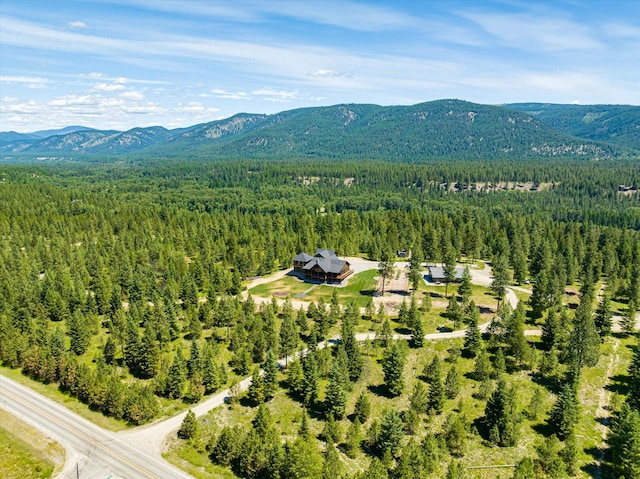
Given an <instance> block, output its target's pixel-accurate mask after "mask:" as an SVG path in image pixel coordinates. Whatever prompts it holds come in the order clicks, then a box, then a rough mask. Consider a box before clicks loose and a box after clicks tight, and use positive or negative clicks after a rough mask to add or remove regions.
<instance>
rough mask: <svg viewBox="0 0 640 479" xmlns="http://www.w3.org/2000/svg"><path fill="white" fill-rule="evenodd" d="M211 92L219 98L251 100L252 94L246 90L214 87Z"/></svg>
mask: <svg viewBox="0 0 640 479" xmlns="http://www.w3.org/2000/svg"><path fill="white" fill-rule="evenodd" d="M211 93H212V94H213V95H214V96H216V97H217V98H224V99H225V100H251V96H249V94H248V93H247V92H245V91H227V90H220V89H214V90H211Z"/></svg>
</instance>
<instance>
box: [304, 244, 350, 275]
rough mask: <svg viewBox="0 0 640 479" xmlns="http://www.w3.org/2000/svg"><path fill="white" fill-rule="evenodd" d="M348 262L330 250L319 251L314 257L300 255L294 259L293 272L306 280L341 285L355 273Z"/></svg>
mask: <svg viewBox="0 0 640 479" xmlns="http://www.w3.org/2000/svg"><path fill="white" fill-rule="evenodd" d="M350 266H351V265H350V264H349V262H348V261H346V260H344V259H340V258H338V257H337V256H336V252H335V251H333V250H329V249H318V250H317V251H316V254H315V255H314V256H311V255H309V254H307V253H299V254H298V255H297V256H296V257H295V258H293V270H294V271H296V272H298V273H301V274H302V275H303V276H304V277H305V278H307V279H309V280H313V281H322V282H323V283H340V282H341V281H342V280H343V279H345V278H346V277H347V276H349V275H350V274H351V273H353V270H352V269H351V267H350Z"/></svg>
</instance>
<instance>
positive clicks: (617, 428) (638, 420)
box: [608, 404, 640, 479]
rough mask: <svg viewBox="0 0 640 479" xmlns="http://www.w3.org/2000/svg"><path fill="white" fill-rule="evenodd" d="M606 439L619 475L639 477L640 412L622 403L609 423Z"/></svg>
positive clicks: (628, 477) (625, 477)
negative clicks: (609, 429)
mask: <svg viewBox="0 0 640 479" xmlns="http://www.w3.org/2000/svg"><path fill="white" fill-rule="evenodd" d="M608 441H609V445H610V446H611V454H612V458H613V461H612V462H613V464H614V467H615V470H616V473H617V474H618V475H619V477H622V478H624V479H637V478H638V477H640V412H639V411H638V410H634V409H632V408H631V407H630V406H629V405H628V404H623V406H622V409H621V411H620V413H619V414H618V415H617V416H616V417H615V419H614V421H613V423H612V425H611V433H610V434H609V438H608Z"/></svg>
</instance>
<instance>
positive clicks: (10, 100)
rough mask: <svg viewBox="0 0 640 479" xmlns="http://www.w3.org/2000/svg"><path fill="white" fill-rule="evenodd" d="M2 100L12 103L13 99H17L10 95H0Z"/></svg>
mask: <svg viewBox="0 0 640 479" xmlns="http://www.w3.org/2000/svg"><path fill="white" fill-rule="evenodd" d="M2 101H4V102H5V103H13V102H14V101H18V99H17V98H15V97H12V96H5V97H2Z"/></svg>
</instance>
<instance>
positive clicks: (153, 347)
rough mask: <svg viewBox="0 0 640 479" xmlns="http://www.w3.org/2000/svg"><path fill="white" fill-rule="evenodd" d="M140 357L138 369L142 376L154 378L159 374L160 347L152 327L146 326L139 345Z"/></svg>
mask: <svg viewBox="0 0 640 479" xmlns="http://www.w3.org/2000/svg"><path fill="white" fill-rule="evenodd" d="M139 351H140V357H139V359H138V369H139V374H140V377H142V378H152V377H155V375H156V374H158V370H159V365H160V348H159V346H158V342H157V341H156V339H155V337H153V336H152V332H151V330H150V328H145V330H144V334H143V335H142V340H141V341H140V346H139Z"/></svg>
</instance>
